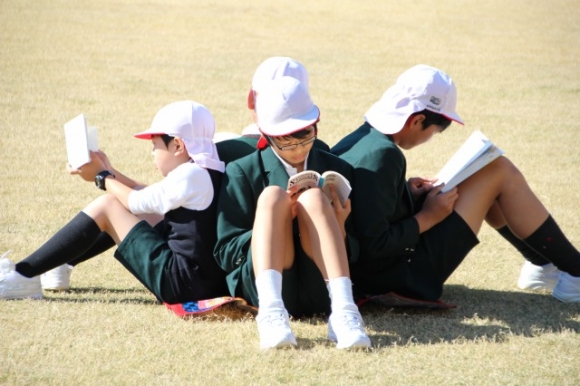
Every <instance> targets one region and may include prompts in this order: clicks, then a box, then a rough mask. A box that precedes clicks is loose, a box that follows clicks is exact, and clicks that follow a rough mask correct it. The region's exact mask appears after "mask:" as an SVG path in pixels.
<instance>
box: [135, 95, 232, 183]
mask: <svg viewBox="0 0 580 386" xmlns="http://www.w3.org/2000/svg"><path fill="white" fill-rule="evenodd" d="M214 133H215V122H214V119H213V116H212V115H211V113H210V112H209V110H208V109H207V108H206V107H205V106H203V105H202V104H199V103H197V102H193V101H179V102H173V103H170V104H168V105H167V106H165V107H163V108H161V110H159V111H158V112H157V114H155V117H154V118H153V122H151V127H150V128H149V129H147V130H145V131H143V132H141V133H137V134H135V137H137V138H141V139H151V137H152V136H153V135H163V134H167V135H170V136H172V137H179V138H181V139H182V140H183V143H184V144H185V147H186V149H187V153H188V154H189V156H190V157H191V159H192V160H193V161H194V162H195V163H196V164H198V165H199V166H201V167H203V168H207V169H213V170H217V171H220V172H223V171H224V170H225V164H224V163H223V162H222V161H220V159H219V157H218V152H217V149H216V147H215V144H214V143H213V141H212V138H213V136H214Z"/></svg>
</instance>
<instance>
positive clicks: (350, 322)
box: [342, 314, 362, 330]
mask: <svg viewBox="0 0 580 386" xmlns="http://www.w3.org/2000/svg"><path fill="white" fill-rule="evenodd" d="M342 318H343V319H344V321H345V322H346V323H345V325H346V326H347V327H348V329H349V330H359V329H361V328H362V323H361V322H360V321H359V319H358V318H357V317H356V316H355V315H348V314H347V315H343V317H342Z"/></svg>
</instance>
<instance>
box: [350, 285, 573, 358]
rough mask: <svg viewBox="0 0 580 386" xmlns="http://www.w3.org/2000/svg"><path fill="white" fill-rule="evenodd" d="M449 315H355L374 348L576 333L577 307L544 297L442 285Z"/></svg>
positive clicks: (367, 308)
mask: <svg viewBox="0 0 580 386" xmlns="http://www.w3.org/2000/svg"><path fill="white" fill-rule="evenodd" d="M442 300H443V301H445V302H447V303H452V304H456V305H457V308H455V309H450V310H423V309H409V308H407V309H405V308H388V307H385V306H381V305H376V304H368V303H367V304H365V305H363V306H361V308H360V311H361V313H362V315H363V317H364V320H365V323H366V326H367V330H368V332H369V333H370V335H371V338H372V340H373V345H374V346H375V347H380V346H392V345H407V344H430V343H441V342H454V343H458V342H461V341H474V340H475V341H476V340H485V341H492V342H501V341H504V340H505V339H506V337H508V336H513V335H518V336H525V337H533V336H538V335H542V334H544V333H549V332H559V331H563V330H571V331H574V332H580V304H565V303H561V302H559V301H557V300H556V299H554V298H553V297H552V296H551V295H550V294H549V293H532V292H506V291H494V290H487V289H470V288H467V287H465V286H461V285H447V286H445V292H444V295H443V299H442Z"/></svg>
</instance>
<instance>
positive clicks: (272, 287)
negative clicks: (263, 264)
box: [256, 269, 284, 310]
mask: <svg viewBox="0 0 580 386" xmlns="http://www.w3.org/2000/svg"><path fill="white" fill-rule="evenodd" d="M256 290H257V291H258V306H259V308H260V309H262V310H264V309H268V308H284V302H283V301H282V274H281V273H280V272H278V271H276V270H274V269H267V270H265V271H262V272H260V273H259V274H258V276H256Z"/></svg>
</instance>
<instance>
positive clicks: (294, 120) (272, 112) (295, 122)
mask: <svg viewBox="0 0 580 386" xmlns="http://www.w3.org/2000/svg"><path fill="white" fill-rule="evenodd" d="M256 115H257V117H258V127H259V128H260V131H261V132H262V133H264V134H266V135H269V136H272V137H278V136H283V135H289V134H292V133H295V132H297V131H300V130H302V129H305V128H306V127H308V126H311V125H313V124H314V123H316V122H318V118H319V117H320V110H318V107H316V105H315V104H314V103H313V102H312V99H311V98H310V94H308V90H306V88H305V87H304V85H303V84H302V83H300V81H298V80H296V79H294V78H292V77H289V76H283V77H281V78H278V79H274V80H272V81H270V82H269V83H268V84H267V85H264V87H263V88H262V89H261V90H260V98H259V99H258V100H257V102H256Z"/></svg>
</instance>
